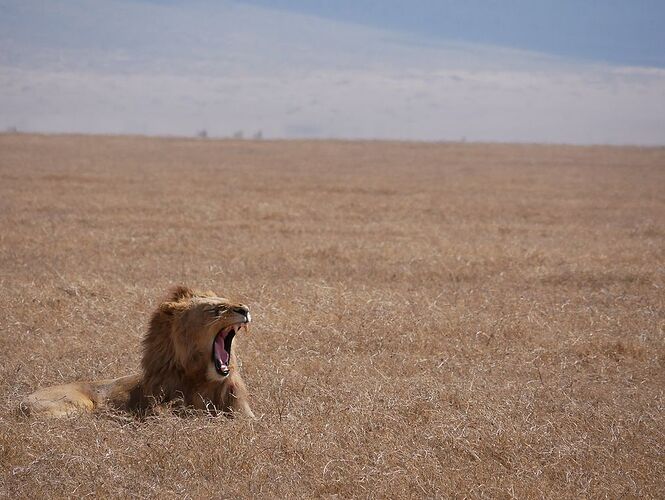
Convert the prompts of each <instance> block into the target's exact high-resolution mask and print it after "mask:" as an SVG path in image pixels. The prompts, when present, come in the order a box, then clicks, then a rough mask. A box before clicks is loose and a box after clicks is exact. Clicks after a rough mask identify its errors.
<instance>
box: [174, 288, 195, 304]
mask: <svg viewBox="0 0 665 500" xmlns="http://www.w3.org/2000/svg"><path fill="white" fill-rule="evenodd" d="M194 295H195V293H194V290H192V289H191V288H189V287H187V286H184V285H178V286H176V287H175V288H173V289H172V290H171V293H170V295H169V300H170V301H171V302H178V301H180V300H182V299H191V298H192V297H194Z"/></svg>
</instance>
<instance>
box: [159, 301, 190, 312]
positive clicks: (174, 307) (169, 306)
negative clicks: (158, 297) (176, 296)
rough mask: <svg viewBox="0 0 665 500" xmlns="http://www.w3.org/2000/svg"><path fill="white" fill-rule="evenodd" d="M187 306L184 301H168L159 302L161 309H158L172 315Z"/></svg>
mask: <svg viewBox="0 0 665 500" xmlns="http://www.w3.org/2000/svg"><path fill="white" fill-rule="evenodd" d="M186 307H187V306H186V305H184V304H183V303H182V302H173V301H168V300H167V301H166V302H162V303H161V304H159V309H158V310H157V313H163V314H166V315H167V316H172V315H173V314H175V313H176V312H178V311H182V310H183V309H185V308H186Z"/></svg>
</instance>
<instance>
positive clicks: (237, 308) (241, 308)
mask: <svg viewBox="0 0 665 500" xmlns="http://www.w3.org/2000/svg"><path fill="white" fill-rule="evenodd" d="M233 312H236V313H238V314H242V315H243V316H244V317H245V319H246V320H247V323H249V322H250V321H252V317H251V315H250V314H249V307H247V306H246V305H244V304H240V305H238V306H235V307H234V308H233Z"/></svg>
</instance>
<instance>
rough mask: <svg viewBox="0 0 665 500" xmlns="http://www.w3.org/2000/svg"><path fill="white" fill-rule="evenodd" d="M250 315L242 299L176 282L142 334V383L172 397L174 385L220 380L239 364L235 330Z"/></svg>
mask: <svg viewBox="0 0 665 500" xmlns="http://www.w3.org/2000/svg"><path fill="white" fill-rule="evenodd" d="M250 321H251V316H250V314H249V308H248V307H247V306H245V305H243V304H239V303H233V302H230V301H228V300H227V299H224V298H221V297H218V296H216V295H215V294H214V293H212V292H197V291H194V290H191V289H189V288H186V287H178V288H176V289H175V290H173V292H172V293H171V295H170V297H169V298H168V299H167V300H166V301H164V302H163V303H161V304H160V306H159V307H158V309H157V311H155V313H154V314H153V316H152V319H151V321H150V328H149V330H148V333H147V335H146V336H145V338H144V339H143V359H142V362H141V365H142V368H143V378H144V383H145V384H146V389H147V390H148V391H152V392H153V393H155V394H156V393H157V392H158V391H161V392H162V393H166V394H165V395H166V396H167V397H173V395H172V394H169V393H171V392H173V391H179V392H182V391H184V390H186V389H187V388H189V389H195V388H196V390H200V387H201V386H211V385H212V386H214V385H219V384H221V383H224V381H225V380H226V378H227V377H228V376H229V374H231V373H232V372H233V371H234V370H236V369H237V368H236V355H235V349H234V339H235V336H236V334H237V333H238V332H239V330H240V329H241V328H243V327H245V326H246V325H247V324H248V323H249V322H250Z"/></svg>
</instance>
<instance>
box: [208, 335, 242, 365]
mask: <svg viewBox="0 0 665 500" xmlns="http://www.w3.org/2000/svg"><path fill="white" fill-rule="evenodd" d="M242 326H243V324H242V323H237V324H235V325H231V326H227V327H226V328H223V329H222V330H220V331H219V333H218V334H217V336H216V337H215V341H214V342H213V344H212V362H213V363H214V365H215V370H217V373H219V374H220V375H221V376H223V377H226V376H227V375H228V374H229V362H230V361H231V345H232V344H233V337H235V335H236V333H238V330H240V328H242Z"/></svg>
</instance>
